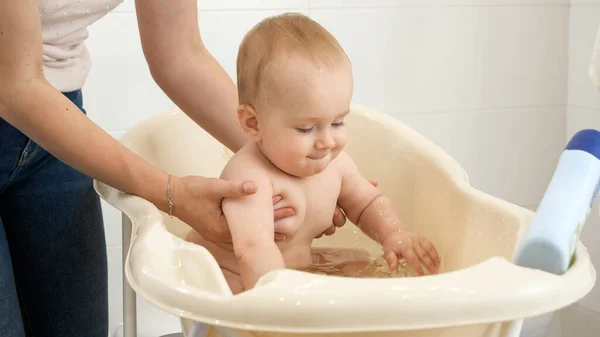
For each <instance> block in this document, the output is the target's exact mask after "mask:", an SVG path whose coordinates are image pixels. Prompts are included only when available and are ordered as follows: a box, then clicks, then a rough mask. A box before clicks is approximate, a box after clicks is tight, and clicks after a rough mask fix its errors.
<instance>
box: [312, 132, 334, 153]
mask: <svg viewBox="0 0 600 337" xmlns="http://www.w3.org/2000/svg"><path fill="white" fill-rule="evenodd" d="M333 147H335V139H333V137H332V136H331V134H330V133H329V132H324V134H323V135H322V136H321V137H319V139H317V142H316V144H315V148H316V149H317V150H329V149H333Z"/></svg>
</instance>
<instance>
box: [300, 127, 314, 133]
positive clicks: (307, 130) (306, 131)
mask: <svg viewBox="0 0 600 337" xmlns="http://www.w3.org/2000/svg"><path fill="white" fill-rule="evenodd" d="M312 130H313V128H296V131H298V132H300V133H310V132H311V131H312Z"/></svg>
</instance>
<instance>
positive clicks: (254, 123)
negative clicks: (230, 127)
mask: <svg viewBox="0 0 600 337" xmlns="http://www.w3.org/2000/svg"><path fill="white" fill-rule="evenodd" d="M237 114H238V120H239V121H240V125H241V126H242V129H243V130H244V132H245V133H246V135H247V136H248V138H250V139H251V140H252V141H254V142H259V141H260V140H261V136H260V129H259V126H258V118H257V117H256V110H254V108H253V107H252V106H250V105H246V104H242V105H240V106H238V109H237Z"/></svg>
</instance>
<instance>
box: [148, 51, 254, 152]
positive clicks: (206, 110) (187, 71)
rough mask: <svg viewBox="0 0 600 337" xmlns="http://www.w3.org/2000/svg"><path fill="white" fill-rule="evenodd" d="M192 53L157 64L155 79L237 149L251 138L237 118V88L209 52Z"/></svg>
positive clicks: (194, 116) (192, 115)
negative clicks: (158, 65)
mask: <svg viewBox="0 0 600 337" xmlns="http://www.w3.org/2000/svg"><path fill="white" fill-rule="evenodd" d="M188 53H189V54H190V55H189V56H185V55H179V57H177V58H176V59H170V60H169V61H168V62H166V64H164V65H162V66H160V67H157V69H155V70H154V71H153V76H154V79H155V80H156V82H157V83H158V85H159V86H160V87H161V88H162V90H163V91H164V92H165V93H166V94H167V95H168V96H169V98H171V100H172V101H173V102H174V103H175V104H177V106H178V107H179V108H180V109H181V110H183V111H184V112H185V113H186V114H187V115H188V116H190V118H191V119H192V120H194V122H196V123H197V124H198V125H200V126H201V127H202V128H203V129H204V130H206V131H207V132H208V133H210V134H211V135H212V136H213V137H215V138H216V139H217V140H218V141H220V142H221V143H223V144H224V145H225V146H227V147H228V148H229V149H230V150H232V151H233V152H237V150H239V149H240V148H242V147H243V146H244V145H245V144H246V143H247V142H248V141H249V139H248V138H247V137H246V135H245V134H244V132H243V131H242V128H241V127H240V124H239V121H238V118H237V113H236V110H237V105H238V96H237V89H236V87H235V85H234V84H233V82H232V81H231V79H230V78H229V76H228V75H227V73H226V72H225V70H224V69H223V68H222V67H221V66H220V65H219V63H218V62H217V61H216V60H215V59H214V58H213V56H212V55H211V54H210V53H209V52H208V51H206V50H203V51H194V52H192V51H190V52H188Z"/></svg>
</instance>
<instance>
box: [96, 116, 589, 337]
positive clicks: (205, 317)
mask: <svg viewBox="0 0 600 337" xmlns="http://www.w3.org/2000/svg"><path fill="white" fill-rule="evenodd" d="M347 125H348V128H349V129H348V131H349V132H348V133H349V139H348V145H347V148H346V151H347V153H348V154H349V155H350V156H351V157H352V158H353V159H354V160H355V161H356V162H357V164H358V166H359V168H360V169H361V171H362V172H363V174H364V175H365V176H366V177H367V178H369V179H376V180H378V181H379V188H380V190H381V191H382V193H384V194H386V195H387V196H388V197H390V198H391V200H392V201H393V202H394V203H395V205H396V207H397V210H398V212H399V215H400V216H401V218H402V219H403V221H404V222H406V224H407V225H408V226H409V227H411V228H412V229H413V230H415V231H417V232H419V233H422V234H423V235H425V236H426V237H428V238H429V239H431V240H432V242H433V243H434V244H435V245H436V247H437V249H438V251H439V253H440V255H441V259H442V260H441V261H442V265H441V268H440V273H439V274H438V275H432V276H424V277H414V278H413V277H409V278H394V279H358V278H342V277H334V276H324V275H317V274H311V273H306V272H301V271H296V270H280V271H275V272H271V273H269V274H267V275H265V276H264V277H263V278H262V279H261V281H260V282H259V284H257V286H256V287H255V288H254V289H251V290H249V291H246V292H244V293H241V294H239V295H236V296H233V295H232V294H231V292H230V290H229V287H228V286H227V282H226V281H225V278H224V277H223V274H222V273H221V270H220V269H219V267H218V265H217V263H216V261H215V259H214V258H213V257H212V255H211V254H210V253H208V251H207V250H205V249H204V248H202V247H200V246H197V245H194V244H191V243H188V242H186V241H184V240H183V239H182V237H183V236H184V235H185V233H186V232H187V230H188V228H189V227H188V226H187V225H185V224H184V223H182V222H181V221H179V220H177V219H170V218H169V217H168V216H166V215H165V214H164V213H162V212H160V211H159V210H158V209H157V208H156V207H154V206H153V205H152V204H151V203H149V202H147V201H145V200H143V199H141V198H139V197H135V196H131V195H126V194H123V193H121V192H119V191H117V190H115V189H113V188H111V187H109V186H107V185H105V184H102V183H99V182H95V187H96V190H97V192H98V193H99V194H100V195H101V197H102V198H104V199H105V200H106V201H107V202H108V203H110V204H111V205H113V206H114V207H116V208H118V209H119V210H120V211H122V212H123V213H124V219H125V220H128V221H129V220H130V221H131V224H132V231H131V233H132V235H131V236H130V237H129V236H128V234H129V232H127V231H125V235H126V236H125V237H124V240H127V241H124V257H125V258H126V259H125V261H124V269H125V276H126V278H127V281H128V283H129V285H130V286H131V288H133V290H134V291H135V293H137V294H138V295H140V296H142V297H143V298H144V299H146V300H147V301H149V302H151V303H153V304H154V305H156V306H158V307H160V308H162V309H163V310H166V311H168V312H170V313H173V314H176V315H178V316H180V317H181V318H182V322H183V324H182V326H183V330H184V332H185V333H186V334H187V335H188V336H193V337H197V336H205V335H210V336H218V335H219V333H220V334H222V335H223V336H278V337H280V336H288V335H290V336H292V335H293V336H296V337H300V336H317V335H327V336H331V337H333V336H413V337H417V336H418V337H425V336H444V337H452V336H457V337H458V336H460V337H495V336H498V337H500V336H503V337H508V336H512V337H514V336H518V334H519V331H520V330H521V323H522V319H523V318H526V317H531V316H536V315H540V314H544V313H548V312H551V311H554V310H557V309H559V308H562V307H565V306H567V305H569V304H571V303H573V302H575V301H577V300H579V299H580V298H582V297H583V296H585V295H586V294H587V293H588V292H589V291H590V290H591V289H592V287H593V286H594V283H595V279H596V274H595V270H594V268H593V266H592V264H591V262H590V258H589V255H588V254H587V251H586V249H585V247H584V246H583V245H582V244H581V242H579V243H578V247H577V250H576V256H575V259H574V262H573V265H572V266H571V268H570V269H569V270H568V272H567V273H566V274H564V275H562V276H557V275H554V274H549V273H546V272H542V271H538V270H533V269H527V268H522V267H518V266H515V265H514V264H512V263H511V261H512V258H513V253H514V249H515V246H516V244H517V243H518V242H519V240H520V238H521V237H522V235H523V233H524V231H526V229H527V226H528V224H529V222H530V220H531V219H532V217H533V215H534V213H533V212H531V211H529V210H527V209H524V208H521V207H518V206H516V205H513V204H511V203H509V202H506V201H503V200H500V199H498V198H495V197H493V196H490V195H487V194H485V193H482V192H480V191H478V190H476V189H474V188H472V187H470V185H469V183H468V178H467V175H466V174H465V172H464V171H463V169H462V168H461V167H460V165H459V164H458V163H457V162H456V161H455V160H453V158H451V157H450V156H449V155H448V154H446V153H445V152H444V151H442V150H441V149H440V148H439V147H437V146H435V145H434V144H433V143H431V142H430V141H428V140H427V139H425V138H424V137H422V136H421V135H420V134H418V133H416V132H415V131H413V130H412V129H410V128H408V127H407V126H405V125H404V124H402V123H401V122H400V121H399V120H398V119H395V118H393V117H390V116H388V115H386V114H383V113H381V112H378V111H375V110H373V109H369V108H367V107H364V106H360V105H353V107H352V110H351V114H350V115H349V117H348V119H347ZM122 142H123V143H124V144H126V146H128V147H129V148H131V149H132V150H133V151H135V152H136V153H138V154H140V155H141V156H142V157H144V158H146V159H147V160H149V161H150V162H152V163H154V164H155V165H158V166H159V167H161V168H163V169H164V170H166V171H167V172H170V173H172V174H177V175H188V174H198V175H203V176H219V174H220V172H221V169H222V168H223V167H224V165H225V163H226V162H227V160H228V159H229V158H230V155H231V154H230V152H229V151H227V150H226V149H225V147H224V146H223V145H221V144H220V143H218V142H217V141H216V140H215V139H213V138H212V137H211V136H210V135H208V134H207V133H206V132H205V131H203V130H202V129H201V128H200V127H198V126H197V125H196V124H195V123H194V122H193V121H192V120H191V119H189V118H188V117H187V116H186V115H185V114H184V113H182V112H180V111H178V110H175V111H173V112H170V113H163V114H158V115H155V116H153V117H151V118H149V119H147V120H146V121H144V122H142V123H140V124H139V125H137V126H136V127H134V128H133V129H131V130H130V131H129V132H127V134H126V135H125V136H124V138H123V139H122ZM314 244H315V246H321V247H362V248H365V249H367V250H369V251H370V252H371V253H372V254H374V255H378V254H379V252H380V247H379V246H378V245H377V244H376V243H375V242H373V241H372V240H371V239H369V238H368V237H366V236H365V235H363V234H362V233H361V232H360V231H357V230H356V227H355V226H354V225H352V224H350V223H348V224H347V225H346V226H344V227H343V228H342V229H341V230H338V232H337V233H336V234H335V235H333V236H331V237H327V238H321V239H317V240H315V243H314ZM131 294H132V293H131V292H126V293H125V301H126V308H125V310H126V311H127V310H128V307H127V303H128V302H129V303H131V301H130V300H131ZM129 308H131V307H129ZM126 314H127V313H126ZM128 322H129V323H128ZM132 322H133V323H135V321H134V320H132V318H131V317H129V319H126V321H125V332H126V336H127V335H128V332H127V331H129V334H130V335H132V334H134V333H135V327H134V326H133V327H132V326H131V325H132ZM194 322H196V323H194ZM198 322H199V323H198ZM128 324H129V326H128ZM190 330H192V331H190ZM217 330H218V331H217ZM260 331H262V332H260Z"/></svg>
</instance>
